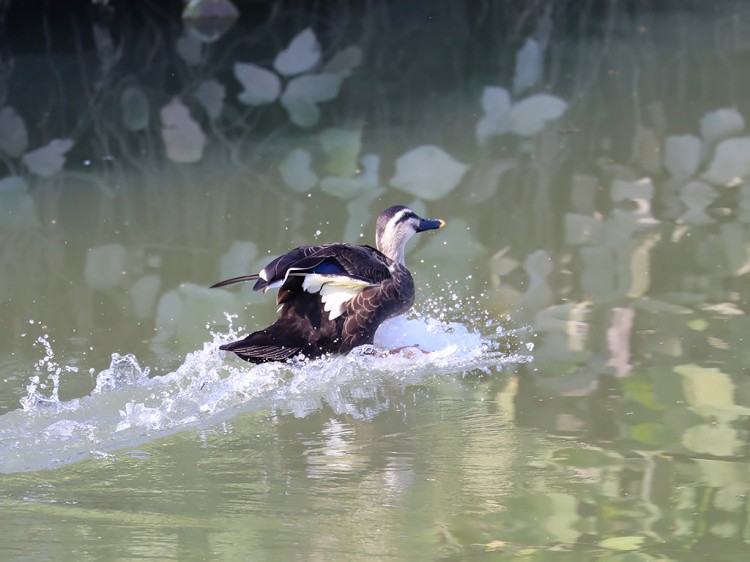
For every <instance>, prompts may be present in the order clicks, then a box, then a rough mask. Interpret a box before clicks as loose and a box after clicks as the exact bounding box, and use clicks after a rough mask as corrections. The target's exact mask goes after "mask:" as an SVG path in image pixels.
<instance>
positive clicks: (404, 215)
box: [396, 213, 419, 224]
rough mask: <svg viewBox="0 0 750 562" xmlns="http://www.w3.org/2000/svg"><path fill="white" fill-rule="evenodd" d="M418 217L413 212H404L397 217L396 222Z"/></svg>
mask: <svg viewBox="0 0 750 562" xmlns="http://www.w3.org/2000/svg"><path fill="white" fill-rule="evenodd" d="M418 218H419V217H418V216H417V215H415V214H414V213H404V214H403V215H401V216H400V217H399V219H398V220H397V221H396V224H400V223H402V222H406V221H408V220H409V219H418Z"/></svg>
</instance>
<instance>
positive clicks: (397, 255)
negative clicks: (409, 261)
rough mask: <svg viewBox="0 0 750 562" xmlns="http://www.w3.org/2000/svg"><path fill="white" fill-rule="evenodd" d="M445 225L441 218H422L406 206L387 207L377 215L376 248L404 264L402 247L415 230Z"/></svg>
mask: <svg viewBox="0 0 750 562" xmlns="http://www.w3.org/2000/svg"><path fill="white" fill-rule="evenodd" d="M443 226H445V221H443V220H441V219H423V218H422V217H420V216H419V215H417V214H416V213H415V212H414V211H412V210H411V209H410V208H408V207H404V206H403V205H395V206H394V207H389V208H387V209H386V210H385V211H383V212H382V213H380V216H379V217H378V223H377V226H376V229H375V243H376V245H377V247H378V250H380V251H381V252H383V253H384V254H385V255H386V256H388V257H389V258H391V259H392V260H393V261H395V262H398V263H400V264H401V265H406V263H405V261H404V249H405V248H406V243H407V242H408V241H409V239H410V238H411V237H412V236H414V235H415V234H416V233H417V232H423V231H425V230H434V229H436V228H442V227H443Z"/></svg>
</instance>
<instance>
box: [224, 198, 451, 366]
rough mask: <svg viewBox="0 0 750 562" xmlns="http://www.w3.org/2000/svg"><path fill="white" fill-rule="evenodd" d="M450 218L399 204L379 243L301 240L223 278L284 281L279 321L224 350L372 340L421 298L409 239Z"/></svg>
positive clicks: (334, 347)
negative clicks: (250, 269) (251, 269)
mask: <svg viewBox="0 0 750 562" xmlns="http://www.w3.org/2000/svg"><path fill="white" fill-rule="evenodd" d="M444 225H445V221H443V220H442V219H425V218H422V217H420V216H419V215H417V214H416V213H415V212H414V211H412V210H411V209H410V208H408V207H405V206H403V205H395V206H393V207H389V208H388V209H386V210H385V211H383V212H382V213H380V215H379V216H378V219H377V222H376V227H375V245H376V247H375V248H373V247H372V246H368V245H362V246H359V245H353V244H347V243H333V244H323V245H319V246H300V247H298V248H294V249H293V250H290V251H289V252H287V253H286V254H284V255H282V256H279V257H277V258H276V259H274V260H272V261H271V262H270V263H269V264H268V265H266V266H265V267H264V268H263V269H262V270H261V271H260V272H258V273H253V274H250V275H242V276H239V277H233V278H231V279H226V280H224V281H220V282H219V283H215V284H214V285H212V286H211V288H218V287H225V286H227V285H231V284H234V283H240V282H243V281H255V285H254V286H253V290H254V291H263V292H264V293H265V292H267V291H268V290H269V289H276V288H278V293H277V295H276V303H277V304H278V305H279V310H278V317H277V319H276V321H275V322H274V323H273V324H271V325H270V326H268V327H267V328H264V329H262V330H258V331H256V332H253V333H251V334H250V335H248V336H247V337H245V338H243V339H241V340H237V341H234V342H231V343H227V344H224V345H221V346H220V348H219V349H221V350H224V351H230V352H233V353H235V354H236V355H237V356H238V357H240V358H241V359H244V360H245V361H249V362H251V363H264V362H268V361H286V360H289V359H291V358H293V357H298V356H304V357H305V358H317V357H321V356H323V355H328V354H342V355H343V354H347V353H349V352H350V351H351V350H352V349H354V348H356V347H359V346H362V345H366V344H372V343H373V338H374V337H375V332H376V331H377V329H378V326H380V324H382V323H383V322H384V321H385V320H387V319H389V318H393V317H395V316H399V315H401V314H403V313H405V312H406V311H407V310H409V309H410V308H411V307H412V305H413V304H414V280H413V278H412V275H411V273H410V272H409V270H408V269H407V267H406V260H405V254H406V244H407V242H409V240H410V239H411V238H412V237H413V236H414V235H415V234H417V233H418V232H424V231H427V230H436V229H439V228H442V227H443V226H444ZM396 351H397V350H396Z"/></svg>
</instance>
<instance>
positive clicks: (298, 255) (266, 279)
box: [210, 246, 322, 292]
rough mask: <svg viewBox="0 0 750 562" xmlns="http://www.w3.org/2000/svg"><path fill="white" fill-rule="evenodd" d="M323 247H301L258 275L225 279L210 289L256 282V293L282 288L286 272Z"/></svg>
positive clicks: (275, 260) (272, 262) (252, 274)
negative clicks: (244, 282)
mask: <svg viewBox="0 0 750 562" xmlns="http://www.w3.org/2000/svg"><path fill="white" fill-rule="evenodd" d="M321 247H322V246H300V247H299V248H295V249H294V250H291V251H289V252H287V253H286V254H284V255H282V256H279V257H278V258H276V259H274V260H273V261H271V262H270V263H269V264H268V265H267V266H266V267H264V268H263V269H261V270H260V272H258V273H250V274H248V275H240V276H239V277H232V278H231V279H225V280H224V281H219V282H218V283H214V284H213V285H211V287H210V288H211V289H216V288H218V287H226V286H227V285H232V284H234V283H241V282H243V281H255V282H256V283H255V285H254V286H253V290H254V291H263V292H265V291H267V290H268V289H272V288H274V287H280V286H281V283H282V282H283V281H284V279H285V278H286V272H287V271H288V270H289V268H290V267H291V266H292V265H294V263H296V262H297V261H299V260H300V259H302V258H304V257H306V256H308V255H309V254H311V253H313V252H315V250H318V249H320V248H321Z"/></svg>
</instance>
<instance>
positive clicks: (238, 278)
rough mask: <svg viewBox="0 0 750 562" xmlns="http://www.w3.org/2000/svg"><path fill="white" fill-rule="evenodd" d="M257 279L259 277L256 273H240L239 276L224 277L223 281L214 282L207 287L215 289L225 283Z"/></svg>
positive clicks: (225, 284)
mask: <svg viewBox="0 0 750 562" xmlns="http://www.w3.org/2000/svg"><path fill="white" fill-rule="evenodd" d="M257 279H260V276H259V275H258V274H257V273H253V274H251V275H240V276H239V277H232V278H231V279H225V280H224V281H219V282H218V283H214V284H213V285H211V286H210V287H209V289H216V288H218V287H226V286H227V285H232V284H234V283H241V282H242V281H255V280H257Z"/></svg>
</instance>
